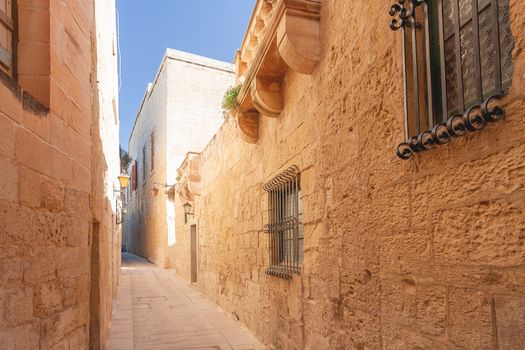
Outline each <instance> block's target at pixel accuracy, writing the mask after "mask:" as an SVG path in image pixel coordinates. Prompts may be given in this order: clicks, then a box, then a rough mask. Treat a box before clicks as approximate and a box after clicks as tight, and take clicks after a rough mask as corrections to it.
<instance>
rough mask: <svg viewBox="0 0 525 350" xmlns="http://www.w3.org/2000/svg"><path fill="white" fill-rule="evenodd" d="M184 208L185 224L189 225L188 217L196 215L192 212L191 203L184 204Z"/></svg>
mask: <svg viewBox="0 0 525 350" xmlns="http://www.w3.org/2000/svg"><path fill="white" fill-rule="evenodd" d="M183 207H184V223H185V224H187V223H188V215H195V213H192V212H191V204H190V203H188V202H186V203H184V205H183Z"/></svg>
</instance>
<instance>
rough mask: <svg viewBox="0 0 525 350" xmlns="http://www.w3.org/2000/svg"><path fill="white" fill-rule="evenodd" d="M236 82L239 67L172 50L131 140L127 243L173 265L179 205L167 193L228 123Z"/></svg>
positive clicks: (132, 249)
mask: <svg viewBox="0 0 525 350" xmlns="http://www.w3.org/2000/svg"><path fill="white" fill-rule="evenodd" d="M234 84H235V74H234V66H233V65H232V64H229V63H226V62H221V61H217V60H213V59H209V58H205V57H201V56H197V55H193V54H189V53H185V52H181V51H177V50H173V49H167V51H166V53H165V55H164V57H163V59H162V63H161V65H160V68H159V71H158V73H157V75H156V78H155V81H154V82H153V83H150V84H149V85H148V88H147V90H146V93H145V95H144V98H143V101H142V104H141V106H140V109H139V112H138V114H137V117H136V119H135V123H134V126H133V130H132V133H131V136H130V139H129V146H128V151H129V154H130V156H131V157H132V158H133V162H132V166H131V173H132V174H131V175H132V181H131V185H130V187H129V190H128V201H127V204H126V214H125V215H124V244H125V245H126V248H127V250H128V251H130V252H132V253H135V254H138V255H140V256H143V257H145V258H147V259H148V260H150V261H152V262H153V263H155V264H157V265H159V266H161V267H171V266H172V262H171V259H170V254H171V253H170V251H171V252H173V250H172V248H173V247H174V245H175V244H176V240H177V233H176V232H175V209H174V206H173V202H172V199H170V198H168V196H167V194H166V193H167V192H168V191H169V190H170V189H171V186H173V185H174V184H175V183H176V181H177V179H176V177H177V174H176V171H177V168H178V166H179V165H180V164H181V163H182V161H183V160H184V158H185V157H186V154H187V153H188V152H191V151H194V152H199V151H200V150H202V149H203V148H204V146H206V144H207V143H208V142H209V141H210V139H211V138H212V137H213V135H214V134H215V133H216V131H217V130H218V128H219V127H220V126H221V124H222V122H223V117H222V112H221V103H222V99H223V96H224V93H225V91H226V90H227V89H228V88H229V87H231V86H232V85H234Z"/></svg>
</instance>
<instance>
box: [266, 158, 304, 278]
mask: <svg viewBox="0 0 525 350" xmlns="http://www.w3.org/2000/svg"><path fill="white" fill-rule="evenodd" d="M263 188H264V190H265V191H266V192H267V193H268V223H267V224H266V225H264V232H265V233H267V234H268V261H269V267H268V268H267V269H266V274H267V275H272V276H277V277H280V278H284V279H291V278H292V274H293V273H300V271H301V264H302V260H303V255H304V253H303V242H304V233H303V225H302V223H301V218H302V205H301V198H300V197H301V195H300V193H301V185H300V172H299V169H298V168H297V167H296V166H295V165H294V166H291V167H290V168H288V169H286V170H285V171H283V172H282V173H280V174H279V175H277V176H276V177H274V178H273V179H272V180H270V181H269V182H267V183H266V184H265V185H264V187H263Z"/></svg>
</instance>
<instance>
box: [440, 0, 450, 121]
mask: <svg viewBox="0 0 525 350" xmlns="http://www.w3.org/2000/svg"><path fill="white" fill-rule="evenodd" d="M438 11H439V18H440V20H441V21H440V23H439V38H440V40H439V45H440V48H439V52H440V55H439V56H440V57H439V60H440V65H441V70H440V73H441V102H442V104H443V113H442V114H443V115H442V116H441V121H442V122H444V121H446V120H447V115H448V101H447V98H448V95H447V70H446V66H445V17H444V10H443V0H441V1H440V4H439V6H438Z"/></svg>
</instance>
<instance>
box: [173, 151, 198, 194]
mask: <svg viewBox="0 0 525 350" xmlns="http://www.w3.org/2000/svg"><path fill="white" fill-rule="evenodd" d="M177 175H178V183H177V186H176V192H177V193H178V194H179V196H180V197H181V198H183V199H184V200H187V201H193V200H195V196H200V193H201V186H200V182H201V176H200V154H199V153H194V152H188V154H187V155H186V158H185V159H184V161H183V162H182V164H181V166H180V167H179V169H178V170H177Z"/></svg>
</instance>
